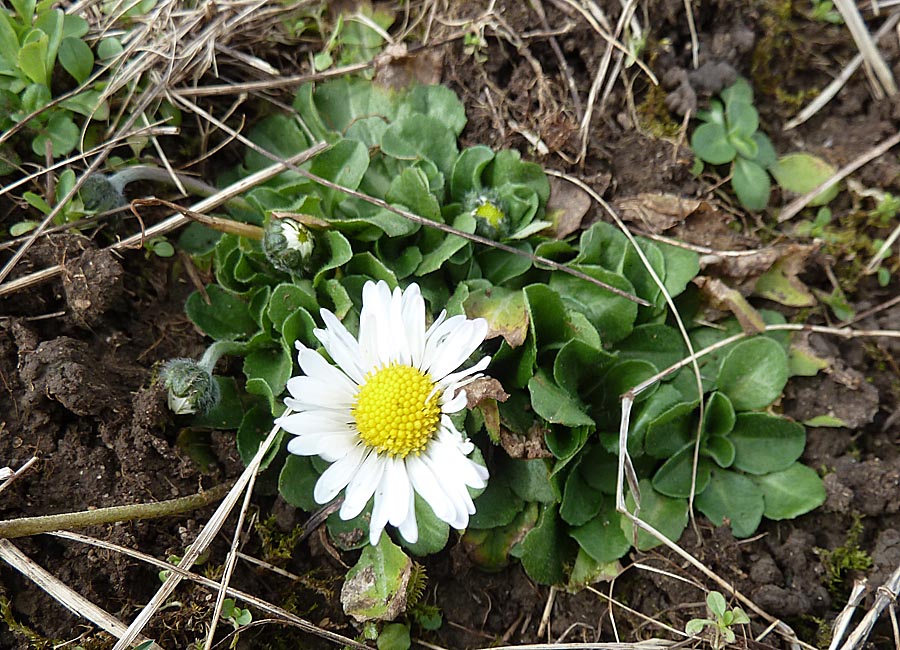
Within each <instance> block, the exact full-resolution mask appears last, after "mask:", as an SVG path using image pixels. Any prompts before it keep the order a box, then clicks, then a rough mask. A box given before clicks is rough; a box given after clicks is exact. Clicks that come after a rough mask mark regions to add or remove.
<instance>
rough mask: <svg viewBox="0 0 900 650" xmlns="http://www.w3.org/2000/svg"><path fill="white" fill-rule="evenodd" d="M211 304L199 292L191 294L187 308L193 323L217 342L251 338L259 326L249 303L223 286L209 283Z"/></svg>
mask: <svg viewBox="0 0 900 650" xmlns="http://www.w3.org/2000/svg"><path fill="white" fill-rule="evenodd" d="M206 293H207V295H208V296H209V300H210V304H206V302H205V301H204V300H203V296H202V295H201V294H200V292H199V291H195V292H194V293H192V294H191V295H190V296H188V299H187V302H186V303H185V306H184V309H185V312H186V313H187V316H188V318H190V319H191V322H193V323H194V325H196V326H197V327H199V328H200V329H201V330H202V331H203V332H204V333H206V334H208V335H209V336H211V337H212V338H214V339H216V340H217V341H231V340H234V339H238V338H244V337H249V336H250V335H251V334H253V333H254V332H256V330H257V325H256V321H255V320H254V319H253V316H252V315H251V314H250V308H249V306H248V305H247V303H246V302H244V301H243V300H241V299H240V298H238V297H237V296H235V295H234V294H232V293H231V292H229V291H226V290H225V289H222V288H221V287H220V286H218V285H215V284H211V285H207V287H206Z"/></svg>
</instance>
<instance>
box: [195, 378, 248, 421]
mask: <svg viewBox="0 0 900 650" xmlns="http://www.w3.org/2000/svg"><path fill="white" fill-rule="evenodd" d="M213 379H215V380H216V382H217V383H218V384H219V394H220V396H221V397H220V399H219V403H218V404H216V405H215V406H214V407H213V408H212V409H210V410H209V411H208V412H206V413H204V414H203V415H195V416H194V417H193V419H192V420H191V425H192V426H195V427H203V428H206V429H223V430H228V429H237V428H238V427H239V426H240V424H241V420H242V419H243V417H244V410H243V407H242V406H241V400H240V398H239V397H238V394H237V386H235V383H234V379H232V378H231V377H213Z"/></svg>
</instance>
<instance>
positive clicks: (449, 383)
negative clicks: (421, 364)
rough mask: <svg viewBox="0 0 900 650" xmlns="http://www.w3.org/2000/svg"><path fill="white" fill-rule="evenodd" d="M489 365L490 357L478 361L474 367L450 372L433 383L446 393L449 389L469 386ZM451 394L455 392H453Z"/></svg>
mask: <svg viewBox="0 0 900 650" xmlns="http://www.w3.org/2000/svg"><path fill="white" fill-rule="evenodd" d="M490 363H491V358H490V357H484V358H483V359H479V361H478V363H476V364H475V365H474V366H471V367H469V368H466V369H465V370H460V371H459V372H451V373H450V374H449V375H446V376H444V378H443V379H441V380H440V381H437V382H435V384H436V385H437V386H439V387H440V388H441V389H442V390H444V391H445V392H447V391H448V390H450V389H456V388H462V387H463V386H465V385H466V384H470V383H472V382H473V381H475V380H476V379H478V378H479V377H480V376H481V371H482V370H484V369H485V368H487V367H488V365H489V364H490ZM452 392H455V390H453V391H452ZM451 394H452V393H451Z"/></svg>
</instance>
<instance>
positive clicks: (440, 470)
mask: <svg viewBox="0 0 900 650" xmlns="http://www.w3.org/2000/svg"><path fill="white" fill-rule="evenodd" d="M448 451H449V453H455V452H454V450H452V449H447V448H446V446H440V445H432V446H429V449H428V452H427V453H425V454H423V455H422V456H421V457H420V458H422V461H423V462H424V463H425V465H426V466H427V467H428V469H429V470H430V471H431V472H432V473H433V474H435V475H436V476H440V477H441V478H440V481H441V488H442V490H443V491H444V493H445V494H446V495H447V504H448V505H449V506H450V512H449V513H448V514H449V516H448V517H446V518H443V517H442V519H444V521H446V522H447V523H448V524H450V525H451V526H453V527H454V528H465V526H466V524H467V523H468V521H469V504H470V503H471V502H472V499H471V497H469V493H468V491H467V490H466V486H465V484H464V483H462V482H461V481H459V480H458V479H457V477H456V476H455V475H454V474H452V471H451V468H450V466H449V465H448V463H447V460H448V459H447V452H448ZM435 514H437V513H435Z"/></svg>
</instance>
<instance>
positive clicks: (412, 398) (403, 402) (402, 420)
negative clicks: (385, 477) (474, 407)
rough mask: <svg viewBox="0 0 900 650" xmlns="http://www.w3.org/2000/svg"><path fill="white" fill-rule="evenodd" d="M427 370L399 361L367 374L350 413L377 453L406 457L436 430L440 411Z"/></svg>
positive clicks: (425, 441)
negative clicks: (400, 363)
mask: <svg viewBox="0 0 900 650" xmlns="http://www.w3.org/2000/svg"><path fill="white" fill-rule="evenodd" d="M433 389H434V383H432V381H431V377H430V376H429V375H428V374H427V373H423V372H422V371H420V370H418V369H416V368H413V367H412V366H405V365H399V364H392V365H390V366H387V367H384V368H379V369H377V370H373V371H371V372H370V373H369V374H367V375H366V378H365V382H364V383H363V385H362V386H360V388H359V392H357V394H356V404H354V405H353V409H352V410H351V413H352V414H353V417H354V419H355V420H356V428H357V430H358V431H359V437H360V438H362V440H363V442H365V443H366V444H367V445H369V446H370V447H374V448H375V449H376V450H377V451H378V452H379V453H386V454H389V455H390V456H400V457H401V458H406V456H407V455H408V454H411V453H413V454H418V453H419V452H421V451H422V450H423V449H424V448H425V445H426V444H428V441H429V440H431V436H433V435H434V432H435V431H437V427H438V422H439V420H440V415H441V407H440V404H438V395H437V392H434V393H432V391H433Z"/></svg>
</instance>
